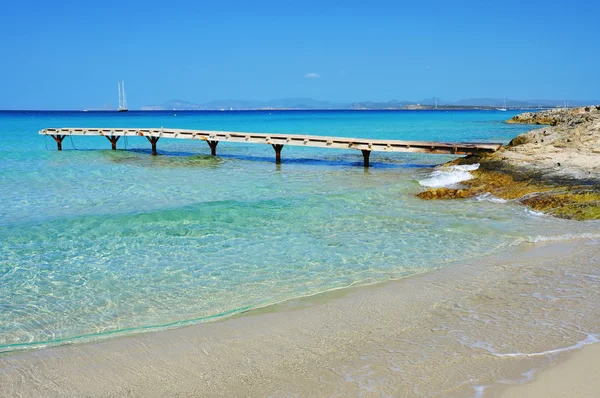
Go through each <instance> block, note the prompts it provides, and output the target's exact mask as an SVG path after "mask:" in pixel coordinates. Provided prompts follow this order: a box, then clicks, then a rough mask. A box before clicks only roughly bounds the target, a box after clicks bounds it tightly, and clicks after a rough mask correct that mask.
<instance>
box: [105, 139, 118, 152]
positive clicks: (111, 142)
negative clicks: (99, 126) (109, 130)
mask: <svg viewBox="0 0 600 398" xmlns="http://www.w3.org/2000/svg"><path fill="white" fill-rule="evenodd" d="M105 137H106V138H108V140H109V141H110V144H111V145H112V150H113V151H116V150H117V141H119V138H121V136H116V137H115V136H112V135H111V136H108V135H107V136H105Z"/></svg>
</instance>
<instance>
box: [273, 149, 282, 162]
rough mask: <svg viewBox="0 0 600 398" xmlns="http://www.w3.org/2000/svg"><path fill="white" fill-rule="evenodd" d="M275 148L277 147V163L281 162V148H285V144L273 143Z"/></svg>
mask: <svg viewBox="0 0 600 398" xmlns="http://www.w3.org/2000/svg"><path fill="white" fill-rule="evenodd" d="M272 146H273V149H275V163H277V164H280V163H281V150H282V149H283V144H272Z"/></svg>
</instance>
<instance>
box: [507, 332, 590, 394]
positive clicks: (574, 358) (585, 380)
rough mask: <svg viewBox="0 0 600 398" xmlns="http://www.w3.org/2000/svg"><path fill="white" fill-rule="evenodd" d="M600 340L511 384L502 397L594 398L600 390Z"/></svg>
mask: <svg viewBox="0 0 600 398" xmlns="http://www.w3.org/2000/svg"><path fill="white" fill-rule="evenodd" d="M598 358H600V343H594V344H591V345H588V346H585V347H583V348H582V349H581V350H579V351H576V352H573V353H572V354H571V355H569V356H568V357H567V358H565V359H564V360H563V361H560V362H559V363H557V364H556V365H554V366H552V367H550V368H548V369H543V370H541V371H540V372H539V375H536V376H534V379H533V380H531V381H530V382H528V383H526V384H518V385H514V386H509V387H507V388H506V389H504V390H503V391H501V392H500V395H499V396H500V397H502V398H510V397H531V398H537V397H539V398H559V397H565V398H566V397H579V398H594V397H597V396H598V394H599V391H600V383H599V382H598V380H600V366H598V362H599V359H598Z"/></svg>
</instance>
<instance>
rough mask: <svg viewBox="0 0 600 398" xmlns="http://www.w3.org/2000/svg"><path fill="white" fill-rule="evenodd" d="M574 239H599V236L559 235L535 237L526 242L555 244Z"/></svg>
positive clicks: (587, 234)
mask: <svg viewBox="0 0 600 398" xmlns="http://www.w3.org/2000/svg"><path fill="white" fill-rule="evenodd" d="M574 239H600V234H593V233H582V234H561V235H537V236H533V237H531V236H530V237H528V238H527V242H529V243H538V242H556V241H563V240H574Z"/></svg>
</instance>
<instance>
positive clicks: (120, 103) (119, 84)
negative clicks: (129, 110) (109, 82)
mask: <svg viewBox="0 0 600 398" xmlns="http://www.w3.org/2000/svg"><path fill="white" fill-rule="evenodd" d="M117 91H119V109H121V105H122V102H121V83H119V82H117Z"/></svg>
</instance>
